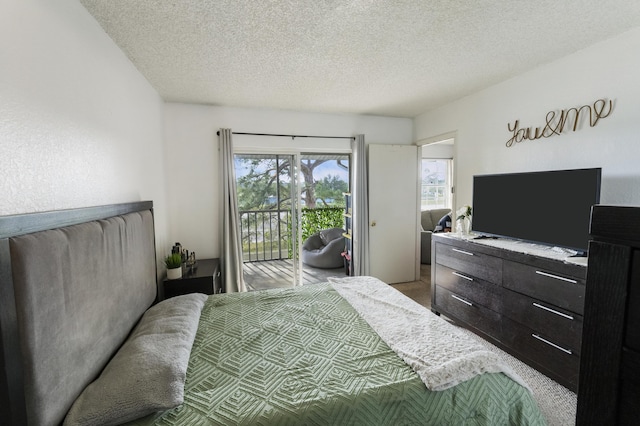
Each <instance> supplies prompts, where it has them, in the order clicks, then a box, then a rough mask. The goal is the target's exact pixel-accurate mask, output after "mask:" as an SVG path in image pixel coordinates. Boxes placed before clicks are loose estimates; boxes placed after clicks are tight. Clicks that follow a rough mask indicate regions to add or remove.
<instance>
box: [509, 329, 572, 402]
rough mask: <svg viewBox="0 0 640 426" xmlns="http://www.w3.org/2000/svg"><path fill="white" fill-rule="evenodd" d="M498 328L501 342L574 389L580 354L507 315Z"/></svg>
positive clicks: (537, 367) (553, 377)
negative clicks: (501, 332)
mask: <svg viewBox="0 0 640 426" xmlns="http://www.w3.org/2000/svg"><path fill="white" fill-rule="evenodd" d="M502 331H503V334H502V337H503V339H504V341H503V342H504V343H505V344H506V345H508V346H509V347H511V348H512V349H513V350H515V351H516V352H518V353H519V354H520V355H521V356H522V358H524V359H525V361H526V360H528V361H529V362H532V363H533V364H534V367H535V368H536V369H540V370H541V371H542V372H543V373H545V374H547V375H548V376H550V377H551V378H552V379H554V380H556V381H557V382H559V383H561V384H562V385H564V386H567V387H568V388H569V389H571V390H573V391H574V392H575V391H576V389H577V386H578V374H579V371H580V356H579V355H578V354H577V353H576V352H574V351H572V350H571V349H569V348H566V347H563V346H562V345H560V344H558V342H555V341H554V339H553V338H551V337H550V336H548V335H546V334H542V333H537V332H536V331H534V330H531V329H530V328H527V327H525V326H523V325H520V324H518V323H515V322H513V321H511V320H509V319H508V318H503V327H502Z"/></svg>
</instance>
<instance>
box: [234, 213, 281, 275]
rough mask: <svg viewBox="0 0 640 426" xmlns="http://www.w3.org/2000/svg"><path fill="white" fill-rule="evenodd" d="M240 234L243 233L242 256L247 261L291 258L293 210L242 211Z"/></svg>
mask: <svg viewBox="0 0 640 426" xmlns="http://www.w3.org/2000/svg"><path fill="white" fill-rule="evenodd" d="M240 235H242V257H243V260H244V261H245V262H257V261H262V260H275V259H289V258H290V257H291V256H290V252H291V250H290V249H291V211H290V210H251V211H241V212H240Z"/></svg>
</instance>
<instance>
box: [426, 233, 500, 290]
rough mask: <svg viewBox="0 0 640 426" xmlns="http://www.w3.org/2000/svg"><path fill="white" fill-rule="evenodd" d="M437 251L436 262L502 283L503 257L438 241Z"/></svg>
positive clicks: (486, 279) (464, 272)
mask: <svg viewBox="0 0 640 426" xmlns="http://www.w3.org/2000/svg"><path fill="white" fill-rule="evenodd" d="M435 251H436V254H435V261H436V263H439V264H441V265H444V266H446V267H448V268H451V269H453V270H454V271H458V272H461V273H463V274H468V275H471V276H473V277H476V278H479V279H481V280H485V281H489V282H492V283H496V284H500V283H501V278H502V259H500V258H499V257H494V256H490V255H487V254H484V253H480V252H477V251H474V250H473V249H470V248H466V247H465V248H459V247H455V246H451V245H448V244H442V243H436V248H435Z"/></svg>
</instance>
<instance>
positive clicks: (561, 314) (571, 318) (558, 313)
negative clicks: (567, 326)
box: [533, 302, 573, 321]
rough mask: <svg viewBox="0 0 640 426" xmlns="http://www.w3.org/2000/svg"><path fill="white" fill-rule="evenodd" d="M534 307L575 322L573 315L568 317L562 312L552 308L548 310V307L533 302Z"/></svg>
mask: <svg viewBox="0 0 640 426" xmlns="http://www.w3.org/2000/svg"><path fill="white" fill-rule="evenodd" d="M533 306H535V307H536V308H540V309H544V310H545V311H549V312H551V313H554V314H556V315H560V316H561V317H564V318H567V319H570V320H571V321H573V317H572V316H571V315H567V314H563V313H562V312H558V311H556V310H555V309H551V308H547V307H546V306H543V305H541V304H539V303H536V302H533Z"/></svg>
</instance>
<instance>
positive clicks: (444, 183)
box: [420, 158, 452, 210]
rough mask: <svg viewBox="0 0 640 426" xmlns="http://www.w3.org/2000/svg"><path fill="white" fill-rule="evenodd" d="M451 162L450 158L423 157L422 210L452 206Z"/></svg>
mask: <svg viewBox="0 0 640 426" xmlns="http://www.w3.org/2000/svg"><path fill="white" fill-rule="evenodd" d="M451 164H452V160H448V159H444V160H443V159H431V158H423V159H422V187H421V196H420V199H421V206H420V207H421V209H422V210H431V209H443V208H451Z"/></svg>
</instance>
